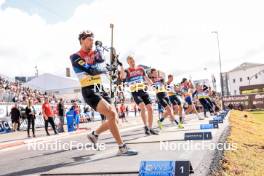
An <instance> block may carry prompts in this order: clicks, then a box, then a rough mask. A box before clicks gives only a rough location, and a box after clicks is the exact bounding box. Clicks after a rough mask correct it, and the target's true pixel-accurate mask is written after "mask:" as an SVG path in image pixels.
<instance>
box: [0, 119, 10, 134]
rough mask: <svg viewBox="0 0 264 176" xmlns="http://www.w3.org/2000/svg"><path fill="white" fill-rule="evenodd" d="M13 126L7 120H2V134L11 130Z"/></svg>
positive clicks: (0, 128)
mask: <svg viewBox="0 0 264 176" xmlns="http://www.w3.org/2000/svg"><path fill="white" fill-rule="evenodd" d="M11 131H12V130H11V128H10V126H9V123H8V122H7V121H0V134H3V133H9V132H11Z"/></svg>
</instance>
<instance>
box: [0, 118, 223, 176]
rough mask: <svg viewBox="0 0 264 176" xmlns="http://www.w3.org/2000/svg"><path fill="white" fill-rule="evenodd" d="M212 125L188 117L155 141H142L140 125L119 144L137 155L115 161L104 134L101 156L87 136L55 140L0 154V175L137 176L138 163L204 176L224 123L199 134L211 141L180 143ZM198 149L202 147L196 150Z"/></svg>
mask: <svg viewBox="0 0 264 176" xmlns="http://www.w3.org/2000/svg"><path fill="white" fill-rule="evenodd" d="M211 119H212V117H210V118H206V119H205V120H198V119H196V118H195V116H194V115H191V116H189V117H188V120H187V121H186V124H184V125H185V128H184V129H178V128H177V127H176V126H175V124H171V122H169V121H168V120H166V121H165V127H164V129H162V130H161V131H160V135H158V136H153V135H151V136H146V135H145V134H144V131H143V128H142V123H138V124H135V125H134V126H130V127H127V128H124V129H122V130H121V133H122V136H123V139H124V141H125V142H126V143H128V145H129V146H130V147H131V148H133V149H136V150H137V151H138V152H139V154H138V155H137V156H126V157H124V156H116V153H117V146H116V144H115V142H114V140H113V138H112V137H111V135H110V134H109V133H105V134H103V135H101V136H100V144H101V145H100V148H101V150H100V151H97V150H94V149H93V148H92V147H91V145H90V143H89V142H88V140H87V138H86V135H87V133H80V134H76V135H70V136H67V137H63V138H62V137H60V136H58V137H56V138H51V139H49V140H46V141H42V142H37V143H33V142H32V143H29V144H27V145H22V146H19V147H16V148H10V149H8V150H3V151H1V150H0V158H1V159H0V175H12V176H13V175H41V174H43V175H66V174H71V175H85V174H92V173H94V175H100V173H108V174H109V175H111V173H112V175H114V174H113V173H127V174H125V175H138V174H136V172H138V170H139V166H140V162H141V161H142V160H189V161H190V162H191V164H192V166H193V169H194V174H193V175H207V174H208V170H209V167H210V164H211V162H212V160H213V159H214V158H213V157H214V152H215V150H214V148H213V147H212V145H213V144H217V142H218V140H219V137H220V136H221V134H222V133H223V132H224V131H225V130H226V128H227V126H228V122H227V120H225V121H224V123H223V124H220V126H219V129H210V130H203V131H211V132H212V135H213V139H212V140H207V141H184V140H183V139H184V133H186V132H201V131H202V130H200V129H199V125H200V124H206V123H208V121H209V120H211ZM70 144H71V145H70ZM197 145H198V146H201V145H202V146H206V147H204V148H202V149H201V148H199V149H197V148H195V146H197ZM209 148H211V149H209ZM128 173H130V174H128ZM132 173H135V174H132Z"/></svg>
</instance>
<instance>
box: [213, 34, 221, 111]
mask: <svg viewBox="0 0 264 176" xmlns="http://www.w3.org/2000/svg"><path fill="white" fill-rule="evenodd" d="M212 33H213V34H216V39H217V46H218V58H219V69H220V86H221V105H222V108H224V102H223V96H224V92H223V77H222V61H221V53H220V45H219V36H218V31H213V32H212Z"/></svg>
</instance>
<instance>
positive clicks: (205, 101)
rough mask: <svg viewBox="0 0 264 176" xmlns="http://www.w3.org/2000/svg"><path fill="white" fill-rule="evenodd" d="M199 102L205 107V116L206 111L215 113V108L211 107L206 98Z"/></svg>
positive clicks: (200, 99)
mask: <svg viewBox="0 0 264 176" xmlns="http://www.w3.org/2000/svg"><path fill="white" fill-rule="evenodd" d="M199 101H200V103H201V105H202V106H203V109H204V116H206V111H209V112H210V113H213V112H214V111H213V107H212V106H211V104H210V103H209V102H208V100H207V99H205V98H199Z"/></svg>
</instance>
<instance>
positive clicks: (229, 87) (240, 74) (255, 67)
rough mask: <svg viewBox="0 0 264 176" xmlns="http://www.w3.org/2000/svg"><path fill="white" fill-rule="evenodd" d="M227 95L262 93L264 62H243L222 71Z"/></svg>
mask: <svg viewBox="0 0 264 176" xmlns="http://www.w3.org/2000/svg"><path fill="white" fill-rule="evenodd" d="M222 79H223V92H224V95H225V96H229V95H241V94H253V93H261V92H262V91H263V90H264V64H257V63H243V64H241V65H239V66H238V67H236V68H234V69H232V70H230V71H229V72H225V73H222Z"/></svg>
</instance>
